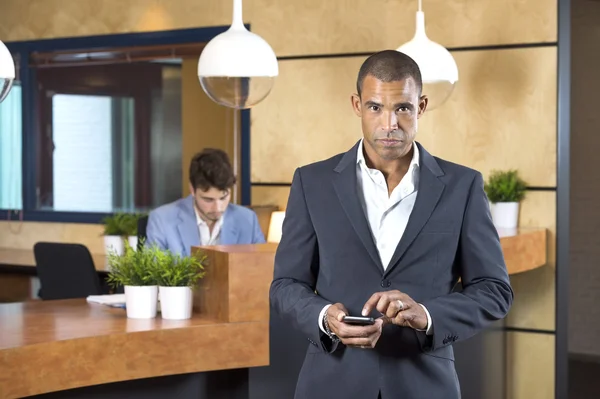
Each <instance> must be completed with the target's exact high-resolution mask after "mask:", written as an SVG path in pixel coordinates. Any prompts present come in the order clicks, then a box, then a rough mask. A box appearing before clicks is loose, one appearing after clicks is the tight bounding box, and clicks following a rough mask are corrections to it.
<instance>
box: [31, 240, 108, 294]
mask: <svg viewBox="0 0 600 399" xmlns="http://www.w3.org/2000/svg"><path fill="white" fill-rule="evenodd" d="M33 253H34V256H35V263H36V266H37V275H38V277H39V279H40V283H41V290H40V297H41V298H42V299H44V300H50V299H70V298H85V297H87V296H88V295H101V294H103V292H102V288H101V284H100V278H99V277H98V273H97V272H96V268H95V267H94V260H93V259H92V255H91V254H90V251H89V250H88V249H87V247H86V246H85V245H81V244H62V243H56V242H38V243H36V244H35V245H34V246H33Z"/></svg>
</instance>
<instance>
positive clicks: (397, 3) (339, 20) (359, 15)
mask: <svg viewBox="0 0 600 399" xmlns="http://www.w3.org/2000/svg"><path fill="white" fill-rule="evenodd" d="M254 3H256V4H255V6H254V9H253V10H252V19H251V21H252V26H253V30H255V31H256V32H257V33H258V34H260V35H262V36H263V37H264V38H265V39H267V40H268V41H269V43H270V44H271V45H272V46H273V48H274V49H275V51H276V53H277V55H279V56H283V55H298V54H321V53H348V52H368V51H378V50H382V49H386V48H393V49H395V48H397V47H398V46H400V45H401V44H402V43H404V42H406V41H408V40H410V39H411V38H412V36H413V34H414V30H415V12H416V11H417V0H378V1H370V0H329V1H321V0H304V1H274V0H257V1H254ZM556 9H557V7H556V0H509V1H505V2H501V1H497V0H478V1H467V0H427V1H423V11H424V12H425V24H426V29H427V35H428V36H429V37H430V38H431V40H434V41H437V42H440V43H441V44H442V45H444V46H446V47H463V46H479V45H490V44H499V43H526V42H546V41H555V40H556V37H557V36H556V15H557V11H556ZM282 32H285V34H281V33H282Z"/></svg>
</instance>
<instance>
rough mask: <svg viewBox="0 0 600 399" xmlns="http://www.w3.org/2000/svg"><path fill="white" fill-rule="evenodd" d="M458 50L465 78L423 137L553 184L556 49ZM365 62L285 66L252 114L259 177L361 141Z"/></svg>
mask: <svg viewBox="0 0 600 399" xmlns="http://www.w3.org/2000/svg"><path fill="white" fill-rule="evenodd" d="M454 56H455V57H456V60H457V63H458V68H459V70H460V71H461V76H462V78H461V80H460V81H459V83H458V85H457V87H456V88H455V91H454V93H453V95H452V97H451V98H450V100H449V101H448V102H447V103H446V104H444V106H443V107H441V108H438V109H436V110H433V111H431V112H426V113H425V115H424V116H423V117H422V118H421V119H420V125H419V134H418V136H417V139H418V140H419V141H421V142H422V143H423V144H424V145H425V146H426V148H427V149H428V150H429V151H430V152H432V153H433V154H434V155H437V156H439V157H441V158H445V159H448V160H451V161H454V162H458V163H462V164H465V165H468V166H471V167H474V168H476V169H478V170H480V171H481V172H482V173H484V175H487V173H488V172H489V171H490V170H491V169H494V168H518V169H519V170H520V172H521V173H522V175H523V177H524V178H525V179H526V180H527V182H528V183H529V185H531V186H554V185H555V184H556V116H555V115H556V49H555V48H552V47H551V48H535V49H519V50H494V51H465V52H455V53H454ZM363 61H364V57H350V58H332V59H317V60H297V61H283V62H281V63H280V65H281V70H280V76H279V78H278V81H277V82H276V84H275V87H274V88H273V91H272V93H271V95H270V96H269V97H268V98H267V99H266V100H265V102H264V103H263V104H260V105H259V106H258V107H256V108H255V110H253V112H252V160H253V162H252V181H253V182H289V181H290V180H291V178H292V175H293V171H294V169H295V168H296V167H298V166H300V165H304V164H307V163H310V162H314V161H316V160H321V159H324V158H327V157H329V156H333V155H335V154H337V153H339V152H342V151H346V150H348V149H349V148H350V147H351V146H352V145H353V144H354V143H355V142H356V140H358V139H359V138H360V137H362V132H361V129H360V119H359V118H358V117H356V116H355V115H354V113H353V112H352V109H351V103H350V95H351V94H352V93H353V92H354V91H355V85H356V75H357V73H358V69H359V68H360V65H361V63H362V62H363ZM290 98H293V99H295V100H292V101H290ZM282 126H284V128H283V129H282ZM277 138H279V139H277ZM308 143H310V146H311V147H310V151H306V150H305V148H307V144H308ZM273 164H276V165H278V167H277V168H273V167H272V165H273Z"/></svg>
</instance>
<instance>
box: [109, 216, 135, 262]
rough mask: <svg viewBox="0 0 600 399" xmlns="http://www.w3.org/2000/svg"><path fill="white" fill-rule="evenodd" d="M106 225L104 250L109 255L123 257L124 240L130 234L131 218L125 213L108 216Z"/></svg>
mask: <svg viewBox="0 0 600 399" xmlns="http://www.w3.org/2000/svg"><path fill="white" fill-rule="evenodd" d="M102 222H103V223H104V249H105V251H106V253H107V254H110V253H115V254H117V255H123V251H124V245H123V238H124V237H125V236H127V235H128V234H129V226H130V223H131V222H130V217H129V215H127V214H124V213H117V214H115V215H113V216H108V217H106V218H104V220H103V221H102Z"/></svg>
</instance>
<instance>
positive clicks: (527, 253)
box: [498, 228, 548, 274]
mask: <svg viewBox="0 0 600 399" xmlns="http://www.w3.org/2000/svg"><path fill="white" fill-rule="evenodd" d="M498 233H499V234H500V243H501V245H502V251H503V252H504V259H505V261H506V268H507V269H508V274H517V273H523V272H526V271H529V270H533V269H537V268H538V267H542V266H544V265H545V264H546V262H547V253H548V234H547V231H546V229H540V228H519V229H511V230H508V229H498Z"/></svg>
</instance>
